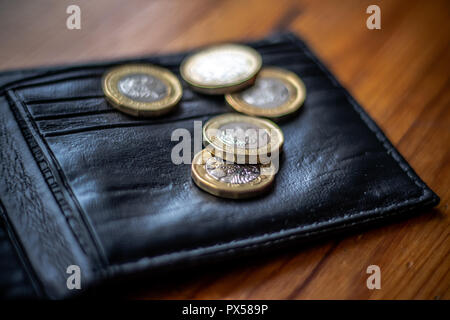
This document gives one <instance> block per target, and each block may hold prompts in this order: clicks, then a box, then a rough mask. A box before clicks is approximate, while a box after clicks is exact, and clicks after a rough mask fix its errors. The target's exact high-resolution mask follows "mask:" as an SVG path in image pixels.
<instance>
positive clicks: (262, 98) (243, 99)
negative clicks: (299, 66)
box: [225, 67, 306, 119]
mask: <svg viewBox="0 0 450 320" xmlns="http://www.w3.org/2000/svg"><path fill="white" fill-rule="evenodd" d="M305 97H306V88H305V85H304V83H303V81H302V80H301V79H300V78H299V77H298V76H297V75H296V74H295V73H293V72H290V71H287V70H284V69H279V68H273V67H268V68H263V69H262V70H261V71H260V72H259V74H258V77H257V78H256V81H255V84H254V85H253V86H252V87H250V88H248V89H245V90H243V91H240V92H236V93H230V94H227V95H226V96H225V99H226V101H227V103H228V104H229V105H230V106H231V107H232V108H233V109H235V110H236V111H238V112H242V113H245V114H248V115H251V116H258V117H266V118H274V119H276V118H282V117H284V116H286V115H288V114H291V113H293V112H295V111H297V110H298V109H299V108H300V107H301V106H302V104H303V102H304V100H305Z"/></svg>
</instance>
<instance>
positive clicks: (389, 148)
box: [288, 34, 426, 191]
mask: <svg viewBox="0 0 450 320" xmlns="http://www.w3.org/2000/svg"><path fill="white" fill-rule="evenodd" d="M288 37H289V39H290V40H291V41H292V42H293V43H294V44H295V45H297V46H298V47H299V48H300V49H302V50H304V51H305V53H306V54H307V55H308V57H309V58H310V59H311V60H312V61H313V62H314V63H315V64H316V65H317V66H318V67H319V68H320V69H321V70H322V71H323V72H324V73H325V74H326V76H327V77H328V79H330V80H331V81H332V82H333V83H334V84H335V85H336V86H337V87H339V88H342V89H343V91H344V94H345V96H346V97H347V101H348V102H349V103H350V104H351V105H352V107H353V109H354V110H355V111H356V112H357V113H358V115H359V117H360V118H361V120H362V121H363V122H364V123H365V125H366V126H367V128H369V129H370V131H372V132H373V133H374V134H375V137H376V138H377V139H378V141H379V142H381V144H382V145H383V147H384V148H385V149H386V151H387V153H388V154H389V155H390V156H391V157H392V158H393V159H394V161H395V162H396V163H397V164H398V165H399V166H400V168H401V169H402V170H403V171H404V172H405V173H406V174H407V175H408V177H409V178H410V179H411V180H412V181H413V182H414V183H415V184H416V185H417V186H418V187H419V188H421V189H422V190H423V191H425V190H426V186H425V185H424V184H423V183H422V182H421V181H420V180H419V179H418V177H417V176H416V175H415V174H413V173H412V172H411V170H410V168H409V167H408V166H406V165H405V164H404V163H403V161H404V160H403V159H401V158H400V156H399V154H398V153H397V151H396V150H395V148H394V147H393V146H392V145H391V144H390V142H388V139H387V137H385V136H384V134H382V133H381V132H380V129H379V128H377V127H376V125H375V126H374V123H373V120H370V118H369V117H368V115H367V114H365V112H364V111H363V109H362V107H361V106H360V105H359V103H358V102H357V101H356V100H355V99H354V98H353V97H352V96H351V95H350V93H349V92H348V91H347V90H345V88H344V87H343V86H342V85H341V84H340V82H339V81H338V80H337V79H336V77H335V76H334V75H333V74H332V73H331V72H330V71H329V70H328V69H327V68H326V67H325V66H324V64H323V63H322V62H321V61H319V59H318V58H317V57H316V56H315V55H314V54H313V53H312V52H311V50H310V49H309V47H308V46H306V45H305V44H304V43H302V42H300V40H299V39H297V38H296V37H295V36H293V35H292V34H289V35H288Z"/></svg>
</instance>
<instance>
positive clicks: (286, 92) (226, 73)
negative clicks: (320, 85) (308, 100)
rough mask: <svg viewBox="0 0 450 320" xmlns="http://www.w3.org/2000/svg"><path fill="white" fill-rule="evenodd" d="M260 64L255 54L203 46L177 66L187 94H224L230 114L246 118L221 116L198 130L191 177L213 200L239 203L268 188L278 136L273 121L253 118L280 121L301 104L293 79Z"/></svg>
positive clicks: (280, 136)
mask: <svg viewBox="0 0 450 320" xmlns="http://www.w3.org/2000/svg"><path fill="white" fill-rule="evenodd" d="M261 66H262V59H261V56H260V55H259V53H258V52H257V51H255V50H254V49H252V48H250V47H246V46H242V45H234V44H226V45H218V46H212V47H209V48H206V49H204V50H201V51H199V52H197V53H194V54H193V55H191V56H189V57H187V58H186V59H185V60H184V61H183V63H182V64H181V67H180V73H181V76H182V77H183V79H184V80H185V81H186V82H187V83H188V84H189V85H190V86H191V88H192V89H193V90H196V91H198V92H201V93H205V94H225V100H226V101H227V103H228V104H229V105H230V106H231V107H232V108H233V109H234V110H236V111H238V112H240V113H244V114H247V115H249V116H244V115H241V114H237V113H235V114H233V113H230V114H223V115H220V116H218V117H214V118H212V119H210V120H209V121H208V122H207V123H206V124H205V125H204V127H203V141H204V143H205V145H206V149H204V150H202V151H201V152H199V153H198V154H197V155H195V157H194V161H193V163H192V169H191V171H192V178H193V180H194V181H195V183H196V184H197V185H198V186H199V187H200V188H201V189H203V190H205V191H207V192H209V193H211V194H214V195H216V196H220V197H225V198H233V199H240V198H247V197H253V196H257V195H259V194H261V193H262V192H265V191H267V190H268V189H269V187H270V186H271V185H272V183H273V181H274V176H275V174H276V172H277V171H278V156H279V154H280V152H281V150H282V145H283V142H284V137H283V133H282V131H281V129H280V128H279V127H278V126H277V125H276V124H275V123H273V122H271V121H269V120H266V119H262V118H257V117H264V118H272V119H280V118H284V117H286V116H287V115H289V114H292V113H294V112H296V111H297V110H298V109H299V108H300V107H301V105H302V104H303V101H304V100H305V96H306V90H305V85H304V84H303V81H302V80H301V79H300V78H299V77H297V75H295V74H294V73H292V72H290V71H287V70H283V69H280V68H274V67H265V68H262V69H261ZM274 160H276V161H274Z"/></svg>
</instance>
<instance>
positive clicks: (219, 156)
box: [191, 113, 284, 199]
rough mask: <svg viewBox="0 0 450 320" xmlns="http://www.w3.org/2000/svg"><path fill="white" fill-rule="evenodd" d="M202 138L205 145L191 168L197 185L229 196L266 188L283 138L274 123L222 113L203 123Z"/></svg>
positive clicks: (268, 185)
mask: <svg viewBox="0 0 450 320" xmlns="http://www.w3.org/2000/svg"><path fill="white" fill-rule="evenodd" d="M203 141H204V143H205V146H206V148H205V149H203V150H202V151H201V152H199V153H198V154H197V155H195V157H194V160H193V162H192V169H191V171H192V178H193V180H194V181H195V183H196V184H197V185H198V186H199V187H200V188H201V189H203V190H205V191H208V192H209V193H212V194H214V195H217V196H220V197H224V198H233V199H240V198H248V197H253V196H257V195H259V194H261V193H263V192H265V191H267V190H269V187H270V186H271V185H272V183H273V181H274V177H275V174H276V172H277V170H278V156H279V153H280V152H281V148H282V146H283V142H284V137H283V133H282V131H281V129H280V128H279V127H278V126H277V125H276V124H275V123H273V122H272V121H269V120H265V119H261V118H256V117H249V116H244V115H240V114H237V113H226V114H223V115H220V116H217V117H214V118H212V119H210V120H209V121H208V122H207V123H206V124H205V125H204V127H203ZM274 160H275V161H274Z"/></svg>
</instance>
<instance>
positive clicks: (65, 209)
mask: <svg viewBox="0 0 450 320" xmlns="http://www.w3.org/2000/svg"><path fill="white" fill-rule="evenodd" d="M7 93H8V94H9V95H10V97H11V98H12V100H13V101H12V102H13V104H14V105H16V107H13V108H12V109H13V112H14V113H17V112H19V111H18V110H14V109H15V108H17V106H18V105H20V104H21V101H20V100H19V98H18V97H17V96H16V94H15V93H14V92H13V91H11V90H8V91H7ZM18 94H20V93H18ZM21 98H23V97H21ZM22 109H25V108H24V106H22ZM25 112H26V113H27V111H26V110H25ZM27 114H28V113H27ZM28 116H30V115H29V114H28ZM19 117H21V116H20V115H19ZM16 118H17V115H16ZM17 122H18V125H19V128H20V130H21V131H22V134H23V136H24V138H25V141H26V142H27V144H28V146H29V148H30V151H31V153H32V154H33V156H34V157H35V160H36V162H37V164H38V167H39V169H40V170H41V173H42V175H43V177H44V179H45V180H46V182H47V184H48V186H49V188H50V190H51V192H52V193H53V196H54V197H55V200H56V202H57V203H58V205H59V208H60V209H61V211H62V213H63V215H64V217H65V218H66V221H67V225H68V226H69V228H70V230H72V232H73V234H74V237H75V239H76V240H77V242H78V244H79V245H80V247H81V248H82V250H83V251H84V252H85V253H86V254H87V255H88V256H89V257H91V258H92V257H93V256H92V254H93V253H92V250H91V246H88V245H87V243H86V241H85V240H84V239H83V234H84V233H83V232H79V231H78V228H74V226H73V224H72V223H70V222H69V221H70V220H76V221H78V222H79V223H80V224H79V225H83V226H84V227H85V228H87V226H85V225H84V223H85V222H84V221H86V219H87V218H86V217H83V215H84V212H83V211H82V210H76V211H78V212H79V215H80V216H81V220H82V221H79V219H78V218H77V216H76V215H75V214H74V212H73V211H74V210H73V209H72V208H71V207H70V205H69V204H68V203H67V201H66V197H65V195H64V193H63V191H62V189H61V188H62V187H61V186H60V185H59V184H58V183H57V182H56V181H55V182H53V183H52V182H50V181H49V179H50V178H53V179H55V177H54V175H53V174H52V172H51V171H48V173H47V174H44V172H43V169H42V168H41V165H39V163H40V162H42V161H43V162H45V163H46V166H47V168H49V167H51V166H50V165H49V163H48V160H47V157H46V156H45V154H44V153H43V152H42V149H41V147H40V146H39V144H38V143H37V141H35V138H33V137H32V133H31V132H32V130H33V131H37V134H38V135H39V130H37V128H34V129H31V128H30V127H29V125H28V124H27V122H26V120H24V119H22V120H20V121H17ZM22 122H23V123H22ZM24 129H27V130H28V131H30V134H27V133H25V132H24ZM41 140H42V143H43V144H44V145H45V146H46V149H47V151H48V152H49V153H51V154H52V152H51V150H50V149H49V147H48V145H47V142H46V141H45V139H42V138H41ZM38 159H41V160H38ZM53 166H54V165H52V167H53ZM56 169H57V168H56ZM57 170H58V171H59V172H60V171H61V170H59V169H57ZM61 179H64V180H66V181H67V179H66V178H65V177H64V176H63V177H61ZM55 180H56V179H55ZM68 193H69V197H70V198H71V199H72V201H76V202H75V203H76V204H78V201H77V200H76V199H75V198H74V196H73V195H72V193H71V192H70V191H69V192H68ZM78 207H79V204H78ZM77 209H78V208H77ZM75 229H77V230H75ZM85 233H87V236H88V237H91V238H93V240H92V241H95V240H94V239H95V233H94V232H91V231H90V230H87V229H86V232H85ZM84 236H86V235H84ZM96 242H97V243H95V242H94V243H95V244H94V248H93V250H94V251H95V254H96V255H97V258H95V259H94V261H99V260H100V261H101V260H102V259H103V260H105V259H106V258H105V255H104V254H102V253H101V250H99V248H98V246H100V248H101V244H100V243H99V241H96ZM94 261H93V262H94ZM94 272H95V270H94Z"/></svg>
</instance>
